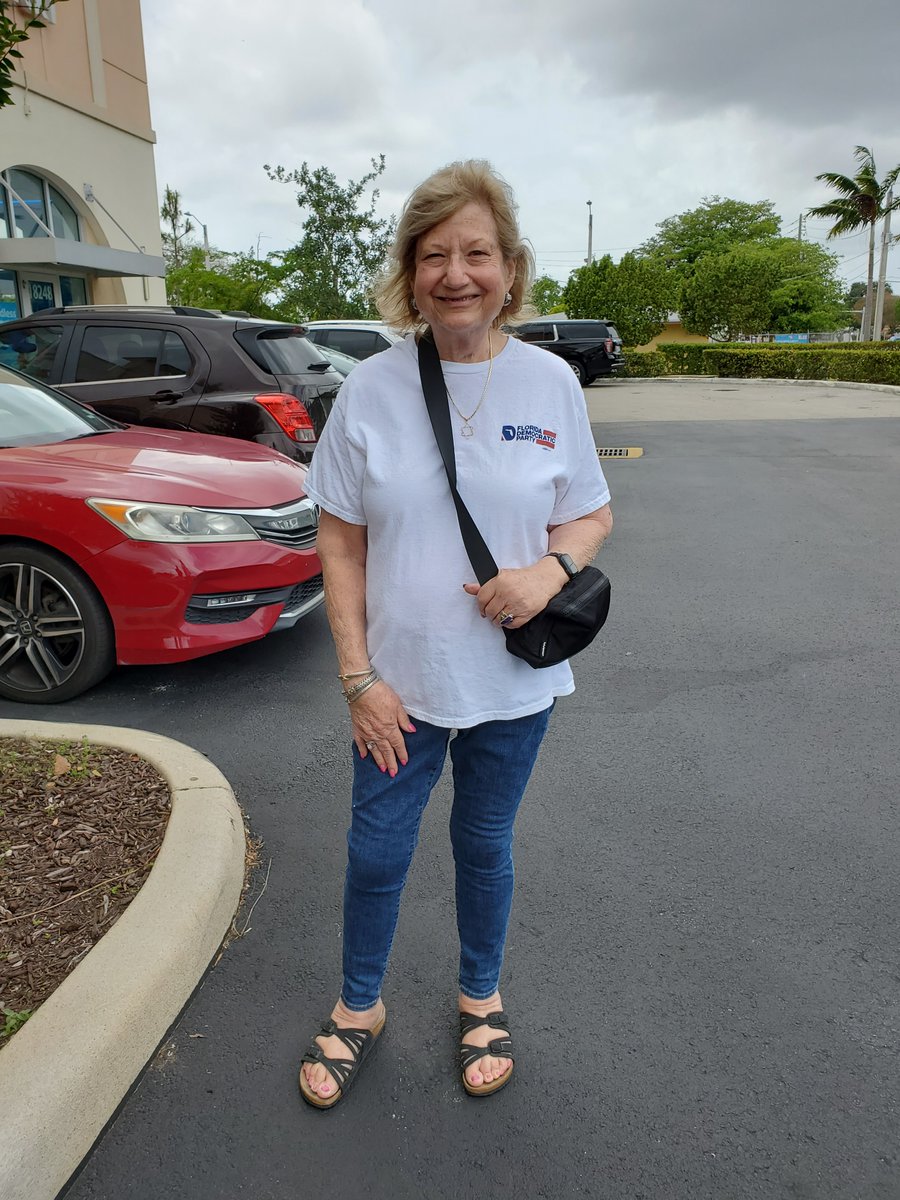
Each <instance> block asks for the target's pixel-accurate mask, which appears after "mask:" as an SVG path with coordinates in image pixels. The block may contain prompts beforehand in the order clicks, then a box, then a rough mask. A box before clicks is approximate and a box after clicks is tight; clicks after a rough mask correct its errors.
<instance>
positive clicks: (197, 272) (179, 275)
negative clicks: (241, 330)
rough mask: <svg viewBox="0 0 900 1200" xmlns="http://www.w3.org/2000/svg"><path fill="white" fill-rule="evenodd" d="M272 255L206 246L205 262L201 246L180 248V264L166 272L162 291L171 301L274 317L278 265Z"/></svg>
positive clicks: (279, 271)
mask: <svg viewBox="0 0 900 1200" xmlns="http://www.w3.org/2000/svg"><path fill="white" fill-rule="evenodd" d="M275 257H276V256H274V255H271V256H269V257H268V258H265V259H259V258H256V257H255V256H254V255H253V253H252V251H251V252H248V253H247V254H232V253H226V252H224V251H221V250H216V249H215V248H210V262H211V267H209V268H208V267H207V266H206V255H205V252H204V250H203V247H202V246H190V247H188V248H187V249H186V250H184V251H183V252H182V255H181V262H180V265H179V266H177V267H173V268H172V269H171V270H169V271H167V272H166V292H167V294H168V297H169V300H170V302H171V303H172V304H188V305H192V306H194V307H197V308H215V309H221V310H222V311H223V312H246V313H248V314H249V315H250V316H251V317H277V316H279V315H280V313H279V307H278V290H279V287H280V284H281V268H280V267H279V266H278V265H277V263H276V262H275V261H274V259H275Z"/></svg>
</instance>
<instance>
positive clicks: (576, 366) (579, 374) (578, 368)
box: [569, 359, 587, 387]
mask: <svg viewBox="0 0 900 1200" xmlns="http://www.w3.org/2000/svg"><path fill="white" fill-rule="evenodd" d="M569 366H570V367H571V368H572V371H573V372H574V374H575V378H576V379H577V380H578V382H579V383H580V384H581V386H582V387H584V385H585V384H586V383H587V372H586V371H585V369H584V367H583V366H582V365H581V363H580V362H578V360H577V359H572V361H571V362H570V363H569Z"/></svg>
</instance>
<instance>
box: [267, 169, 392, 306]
mask: <svg viewBox="0 0 900 1200" xmlns="http://www.w3.org/2000/svg"><path fill="white" fill-rule="evenodd" d="M371 161H372V170H371V171H369V172H368V173H367V174H365V175H363V177H362V178H361V179H359V180H353V179H350V180H348V182H347V183H346V185H344V186H341V184H339V183H338V181H337V178H336V177H335V175H334V173H333V172H331V171H329V170H328V168H327V167H316V168H315V169H314V170H313V169H312V168H310V167H309V165H308V164H307V163H303V165H302V166H301V167H300V168H299V170H295V171H286V170H285V169H284V167H270V166H269V165H268V164H266V165H265V167H264V168H263V169H264V170H265V171H266V173H267V175H268V176H269V178H270V179H274V180H277V181H278V182H279V183H288V184H293V185H295V186H296V188H297V193H296V196H297V204H298V205H299V207H300V208H301V209H302V210H304V211H305V212H306V214H307V215H306V219H305V220H304V222H303V237H302V239H301V241H300V242H299V243H298V244H297V245H296V246H292V247H291V248H290V249H289V250H286V251H285V252H284V254H283V255H282V267H283V282H282V300H281V311H282V312H283V314H284V315H285V317H286V318H287V319H290V320H298V319H299V320H315V319H317V318H324V317H369V316H375V315H376V312H375V309H374V306H373V302H372V285H373V282H374V279H375V276H376V274H377V272H378V271H379V270H380V268H381V267H382V265H383V263H384V261H385V258H386V256H387V252H388V247H389V246H390V243H391V240H392V238H393V235H394V219H393V217H391V218H390V219H383V218H379V217H377V216H376V215H375V214H376V207H377V203H378V196H379V192H378V189H377V188H373V189H372V192H371V195H370V196H369V199H368V203H367V204H364V198H365V195H366V193H367V191H368V189H369V187H370V185H371V184H373V183H374V182H375V180H377V179H378V178H379V176H381V175H382V174H383V173H384V169H385V167H384V155H383V154H382V155H379V157H378V158H377V159H374V158H373V159H372V160H371Z"/></svg>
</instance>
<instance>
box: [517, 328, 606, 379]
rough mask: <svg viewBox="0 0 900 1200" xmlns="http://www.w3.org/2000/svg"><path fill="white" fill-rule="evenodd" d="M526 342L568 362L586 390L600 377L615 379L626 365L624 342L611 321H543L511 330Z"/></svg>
mask: <svg viewBox="0 0 900 1200" xmlns="http://www.w3.org/2000/svg"><path fill="white" fill-rule="evenodd" d="M510 332H511V333H514V334H515V335H516V336H517V337H520V338H521V339H522V341H523V342H533V343H534V344H535V345H536V346H543V348H544V349H545V350H552V351H553V353H554V354H558V355H559V357H560V358H564V359H565V360H566V362H567V363H568V364H569V366H570V367H571V368H572V370H573V371H574V372H575V374H576V375H577V377H578V382H579V383H580V384H581V385H582V387H584V386H586V385H587V384H589V383H593V382H594V380H595V379H597V378H598V376H600V375H613V374H615V372H616V371H618V369H619V367H621V366H622V364H623V363H624V362H625V356H624V354H623V353H622V339H621V338H620V337H619V335H618V333H617V332H616V327H615V326H614V325H611V324H610V323H609V321H578V320H575V319H574V318H572V319H571V320H570V319H569V318H568V317H554V316H549V317H541V318H539V319H538V320H534V321H526V322H525V323H524V324H522V325H517V326H515V328H511V329H510Z"/></svg>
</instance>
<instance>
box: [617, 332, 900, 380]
mask: <svg viewBox="0 0 900 1200" xmlns="http://www.w3.org/2000/svg"><path fill="white" fill-rule="evenodd" d="M898 347H900V342H891V343H885V342H883V343H880V344H879V345H878V347H877V348H873V345H872V343H871V342H868V343H867V342H862V343H858V342H822V343H819V344H815V343H814V344H812V345H807V344H804V343H800V344H795V345H790V346H785V345H779V344H777V343H776V344H772V343H763V344H760V345H756V346H748V345H746V343H742V344H738V345H733V344H732V345H723V344H721V343H720V344H719V345H708V344H707V345H704V344H703V343H700V342H697V343H694V344H691V343H690V342H688V343H679V342H663V343H661V344H660V345H659V346H657V348H656V349H655V350H645V351H641V350H626V352H625V366H624V369H623V370H622V371H620V372H619V374H620V377H623V376H624V377H625V378H629V379H641V378H645V379H646V378H648V377H650V376H659V375H720V376H729V377H731V378H737V379H833V380H845V381H848V382H853V383H890V384H897V385H900V354H898V353H897V352H896V351H897V348H898Z"/></svg>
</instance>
